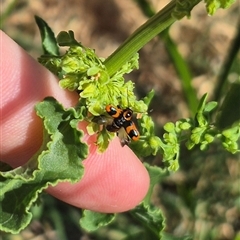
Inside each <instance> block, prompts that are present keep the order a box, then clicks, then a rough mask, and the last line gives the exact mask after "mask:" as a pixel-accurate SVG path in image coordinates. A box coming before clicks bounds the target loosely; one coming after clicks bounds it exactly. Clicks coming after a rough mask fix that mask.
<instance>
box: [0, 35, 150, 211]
mask: <svg viewBox="0 0 240 240" xmlns="http://www.w3.org/2000/svg"><path fill="white" fill-rule="evenodd" d="M0 39H1V46H4V47H3V48H2V53H1V55H2V58H1V63H0V71H1V73H2V74H1V77H2V79H1V89H2V91H1V92H2V93H1V98H2V100H1V119H0V124H1V125H0V128H1V129H0V130H1V133H2V136H4V138H3V137H2V138H1V140H0V141H1V142H0V145H1V159H3V161H5V162H7V163H9V164H10V165H12V166H13V167H16V166H20V165H22V164H23V163H25V162H26V161H27V160H28V159H29V158H30V157H31V156H32V155H33V154H34V153H35V152H36V151H37V150H38V148H39V147H40V145H41V141H42V121H41V119H39V118H38V117H37V116H36V114H35V111H34V105H35V104H36V103H37V102H39V101H42V100H43V99H44V98H45V97H46V96H53V97H55V98H56V99H57V100H58V101H59V102H61V103H62V104H63V105H64V106H65V107H68V106H71V105H74V104H76V102H77V100H78V96H77V94H74V93H70V92H68V91H63V90H61V89H60V88H59V86H58V82H57V80H56V78H55V77H54V76H53V75H52V74H51V73H50V72H49V71H47V70H46V69H45V68H44V67H42V66H41V65H40V64H38V63H37V62H36V61H35V60H33V59H32V58H31V57H30V56H29V55H27V54H26V53H25V51H24V50H22V49H21V48H20V47H19V46H17V45H16V43H14V42H13V41H12V40H11V39H9V38H8V37H7V36H6V35H5V34H4V33H1V35H0ZM3 60H4V61H3ZM85 137H86V141H88V144H90V151H91V153H90V155H89V156H88V158H87V159H86V160H85V161H84V166H85V174H84V177H83V179H82V180H81V181H80V182H79V183H77V184H74V185H70V184H68V183H62V184H59V185H58V186H57V187H55V188H51V189H50V190H49V192H50V193H51V194H53V195H55V196H56V197H58V198H60V199H62V200H63V201H67V202H69V203H70V204H73V205H75V206H79V207H83V208H88V209H92V210H95V211H101V212H119V211H126V210H128V209H130V208H132V207H133V206H135V205H136V204H138V203H139V202H140V201H141V200H142V198H143V197H144V196H145V194H146V192H147V190H148V186H149V176H148V174H147V171H146V169H145V168H144V166H143V165H142V164H141V162H140V161H139V160H138V159H137V158H136V156H135V155H134V154H133V153H132V151H131V150H130V149H129V148H128V147H124V148H122V147H121V145H120V143H119V141H118V139H116V140H115V141H113V142H112V143H111V144H110V147H109V149H108V150H107V151H106V152H105V153H104V154H97V153H96V146H94V141H93V139H92V138H90V137H89V138H88V137H87V135H86V136H85Z"/></svg>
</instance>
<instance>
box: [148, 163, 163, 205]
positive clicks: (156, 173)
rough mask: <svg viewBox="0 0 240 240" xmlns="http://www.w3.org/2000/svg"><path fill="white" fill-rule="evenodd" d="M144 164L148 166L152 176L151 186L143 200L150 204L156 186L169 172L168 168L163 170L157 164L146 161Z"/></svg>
mask: <svg viewBox="0 0 240 240" xmlns="http://www.w3.org/2000/svg"><path fill="white" fill-rule="evenodd" d="M144 166H145V167H146V169H147V171H148V174H149V176H150V187H149V190H148V193H147V195H146V197H145V198H144V200H143V203H144V204H145V205H148V204H150V200H151V196H152V193H153V188H154V186H155V185H156V184H158V183H160V182H161V180H162V179H163V178H164V177H166V176H167V175H168V172H167V171H166V169H165V170H163V169H161V168H159V167H157V166H150V165H149V164H147V163H144Z"/></svg>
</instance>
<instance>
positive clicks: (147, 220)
mask: <svg viewBox="0 0 240 240" xmlns="http://www.w3.org/2000/svg"><path fill="white" fill-rule="evenodd" d="M130 214H131V215H132V216H133V217H134V218H135V219H136V220H138V221H139V222H141V223H142V225H143V226H144V227H146V228H148V229H149V230H150V231H151V232H152V233H153V234H154V235H155V236H156V237H157V239H161V234H162V231H163V229H164V228H165V219H164V217H163V214H162V211H161V209H159V208H157V207H150V205H145V204H144V203H142V204H140V205H138V206H137V207H136V208H134V209H133V210H131V211H130Z"/></svg>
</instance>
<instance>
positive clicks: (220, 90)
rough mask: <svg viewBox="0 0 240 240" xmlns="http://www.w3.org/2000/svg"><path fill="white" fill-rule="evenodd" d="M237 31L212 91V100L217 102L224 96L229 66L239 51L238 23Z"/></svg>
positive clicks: (239, 35) (239, 25)
mask: <svg viewBox="0 0 240 240" xmlns="http://www.w3.org/2000/svg"><path fill="white" fill-rule="evenodd" d="M237 29H238V31H237V33H236V36H235V38H234V39H233V41H232V44H231V47H230V50H229V51H228V52H229V54H228V55H227V57H226V59H225V61H224V63H223V65H222V68H221V69H222V71H221V72H220V75H219V77H218V80H217V84H216V88H215V91H214V98H213V99H214V100H216V101H219V100H220V98H221V97H222V96H223V95H224V93H225V92H224V91H226V89H227V88H228V79H227V76H228V74H229V72H230V70H231V66H232V64H233V62H234V60H235V58H236V56H237V54H238V51H239V42H240V24H239V23H238V27H237Z"/></svg>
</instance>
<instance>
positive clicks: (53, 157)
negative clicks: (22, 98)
mask: <svg viewBox="0 0 240 240" xmlns="http://www.w3.org/2000/svg"><path fill="white" fill-rule="evenodd" d="M36 110H37V114H38V115H39V116H41V117H42V118H43V119H44V126H45V129H46V130H45V131H44V140H43V144H42V147H41V148H40V150H39V152H38V153H36V154H35V155H34V156H33V157H32V158H31V159H30V160H29V162H28V163H27V164H26V165H24V166H22V167H19V168H16V169H14V170H10V171H7V172H0V189H1V191H0V213H1V218H0V230H1V231H5V232H11V233H18V232H19V231H21V230H22V229H24V228H25V227H26V226H27V225H28V224H29V222H30V221H31V218H32V214H31V213H30V210H29V209H30V208H31V206H32V205H33V203H34V202H36V200H37V199H38V197H39V194H40V193H41V192H42V191H43V190H44V189H46V188H47V187H48V186H49V185H51V186H54V185H56V184H57V183H59V182H62V181H70V182H72V183H74V182H77V181H79V180H80V179H81V177H82V176H83V166H82V161H83V160H84V159H86V157H87V154H88V147H87V145H86V144H85V143H82V142H81V138H82V136H83V133H82V131H79V130H78V129H77V126H76V121H75V119H74V118H73V116H78V115H80V114H79V113H77V112H76V111H75V110H74V109H68V110H66V109H64V108H63V107H62V106H61V105H60V104H59V103H57V102H56V100H55V99H53V98H46V99H45V100H44V101H43V102H41V103H39V104H37V105H36Z"/></svg>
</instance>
